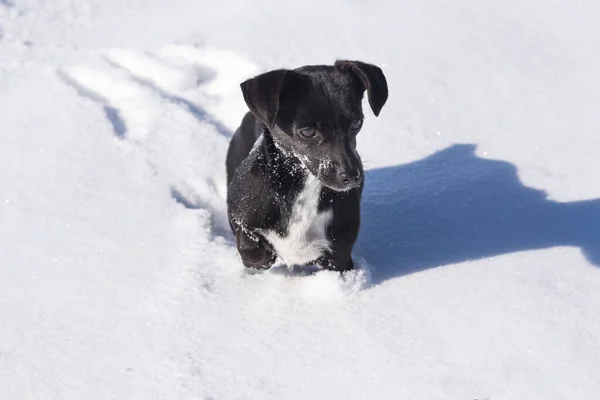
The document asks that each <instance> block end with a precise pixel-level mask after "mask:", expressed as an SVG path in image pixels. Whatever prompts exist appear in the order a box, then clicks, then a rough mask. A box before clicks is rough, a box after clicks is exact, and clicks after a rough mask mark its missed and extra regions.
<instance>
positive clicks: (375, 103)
mask: <svg viewBox="0 0 600 400" xmlns="http://www.w3.org/2000/svg"><path fill="white" fill-rule="evenodd" d="M334 66H335V67H336V68H337V69H338V70H340V71H344V72H345V71H350V72H352V73H354V74H355V75H356V76H358V78H359V79H360V80H361V81H362V83H363V85H364V89H365V90H366V91H367V94H368V96H369V104H370V105H371V110H373V114H375V116H378V115H379V112H380V111H381V109H382V108H383V106H384V104H385V102H386V101H387V98H388V87H387V81H386V79H385V75H383V71H381V68H379V67H377V66H375V65H373V64H367V63H364V62H360V61H347V60H337V61H336V62H335V64H334Z"/></svg>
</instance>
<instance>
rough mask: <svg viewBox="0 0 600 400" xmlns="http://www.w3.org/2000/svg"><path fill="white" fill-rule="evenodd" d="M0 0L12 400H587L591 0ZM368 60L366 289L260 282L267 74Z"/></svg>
mask: <svg viewBox="0 0 600 400" xmlns="http://www.w3.org/2000/svg"><path fill="white" fill-rule="evenodd" d="M310 3H311V2H304V3H303V5H302V6H298V7H296V6H291V5H290V4H288V3H287V2H278V1H273V0H260V1H252V2H243V1H221V2H218V3H214V4H213V3H211V4H209V5H207V4H201V3H198V2H195V1H191V0H179V1H173V2H171V3H169V5H168V7H167V6H165V3H164V2H159V1H156V0H151V1H141V0H131V1H113V0H111V1H94V0H58V1H53V2H45V1H41V0H11V1H6V0H4V1H0V110H2V111H1V114H0V115H1V117H0V132H1V133H0V160H2V161H1V165H2V168H1V169H0V260H1V261H0V399H3V400H5V399H8V400H12V399H152V398H161V399H162V398H165V399H198V398H202V399H241V398H244V399H246V398H260V399H282V398H283V399H299V398H348V399H364V398H382V399H383V398H385V399H391V398H394V399H395V398H414V399H470V400H473V399H490V400H501V399H507V400H508V399H510V400H514V399H545V400H551V399H596V398H597V393H599V392H600V373H599V372H598V371H599V370H600V315H599V312H598V310H599V309H600V292H599V291H598V287H599V285H600V270H599V269H598V267H599V266H600V232H599V229H600V183H599V182H600V181H599V180H598V179H597V178H596V175H597V171H598V170H599V168H600V157H598V155H597V152H598V149H600V136H599V135H598V133H597V127H598V125H599V123H600V116H599V115H600V114H598V113H597V104H599V102H600V77H599V76H598V74H597V71H598V69H599V68H600V58H598V56H597V51H596V49H597V48H599V47H600V32H599V29H600V28H598V25H597V23H596V19H597V18H596V16H597V15H598V11H600V6H599V5H598V4H597V3H596V2H592V1H579V2H570V1H567V0H555V1H553V2H546V1H542V0H525V1H518V2H517V1H515V0H510V1H506V0H504V1H500V0H489V1H486V2H476V1H468V0H457V1H442V0H423V1H420V2H413V1H405V0H401V1H389V2H386V3H383V2H378V3H375V2H358V1H349V0H333V1H331V2H327V3H323V2H319V3H316V4H314V6H318V9H315V8H314V7H313V5H311V4H310ZM336 58H345V59H359V60H363V61H367V62H372V63H375V64H378V65H380V66H382V68H383V70H384V72H385V74H386V76H387V78H388V82H389V86H390V99H389V101H388V104H386V106H385V107H384V108H383V110H382V113H381V115H380V117H379V118H375V117H374V116H373V115H371V114H370V111H369V109H368V107H366V106H365V115H366V120H365V126H364V128H363V130H362V131H361V133H360V135H359V153H360V154H361V157H362V158H363V160H364V161H365V166H366V168H367V175H366V187H365V193H364V199H363V203H362V209H363V214H362V216H363V227H362V229H361V233H360V238H359V242H358V244H357V246H356V248H355V257H356V259H357V261H358V265H359V268H358V270H357V271H355V272H353V273H350V274H348V275H346V276H345V277H343V278H342V277H340V276H339V275H338V274H336V273H333V272H328V271H315V270H308V271H307V270H301V269H296V270H292V271H288V270H287V269H285V268H282V267H274V268H273V269H271V270H269V271H267V272H265V273H248V272H247V271H245V270H244V268H243V266H242V264H241V262H240V260H239V259H238V257H237V255H236V252H235V246H234V242H233V238H232V236H231V235H230V233H229V227H228V224H227V219H226V214H225V202H224V199H225V189H226V188H225V165H224V157H225V152H226V149H227V144H228V140H229V137H230V135H231V132H232V131H233V130H234V129H235V128H236V127H237V126H238V124H239V123H240V121H241V117H242V116H243V114H244V112H245V110H246V107H245V105H244V103H243V100H242V96H241V94H240V92H239V86H238V85H239V83H240V82H241V81H242V80H244V79H246V78H247V77H250V76H253V75H254V74H256V73H259V72H261V71H266V70H269V69H274V68H281V67H297V66H301V65H305V64H311V63H333V61H334V60H335V59H336Z"/></svg>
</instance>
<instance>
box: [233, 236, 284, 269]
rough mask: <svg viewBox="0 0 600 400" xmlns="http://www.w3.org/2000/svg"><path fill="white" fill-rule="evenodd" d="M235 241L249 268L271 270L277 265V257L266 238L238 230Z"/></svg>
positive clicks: (245, 264)
mask: <svg viewBox="0 0 600 400" xmlns="http://www.w3.org/2000/svg"><path fill="white" fill-rule="evenodd" d="M235 239H236V245H237V250H238V253H239V254H240V257H241V258H242V262H243V263H244V266H246V267H247V268H256V269H269V268H271V266H272V265H273V263H275V260H276V259H277V255H276V254H275V252H274V251H273V249H272V248H271V246H270V245H269V243H267V241H266V240H265V239H264V238H262V237H260V236H258V235H253V234H249V233H246V232H244V231H243V230H242V229H238V230H237V232H236V234H235Z"/></svg>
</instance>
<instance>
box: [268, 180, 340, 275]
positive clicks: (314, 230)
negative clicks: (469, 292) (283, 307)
mask: <svg viewBox="0 0 600 400" xmlns="http://www.w3.org/2000/svg"><path fill="white" fill-rule="evenodd" d="M321 189H322V187H321V183H320V182H319V180H318V179H317V178H316V177H315V176H313V175H311V174H309V175H308V177H307V178H306V182H304V188H302V190H301V191H300V193H299V194H298V197H297V198H296V201H295V202H294V205H293V207H292V214H291V216H290V220H289V222H288V226H287V232H286V234H285V235H284V236H281V235H279V234H278V233H276V232H275V231H269V232H267V233H266V234H265V238H266V239H267V240H268V241H269V243H271V245H272V246H273V247H274V248H275V251H276V252H277V255H278V256H279V257H280V258H281V259H282V260H283V262H285V263H286V264H287V265H288V266H292V265H303V264H307V263H309V262H311V261H315V260H316V259H317V258H319V257H321V255H323V253H324V252H325V251H326V250H329V246H330V244H329V241H328V240H327V234H326V231H327V227H328V226H329V224H330V223H331V218H332V216H333V213H332V211H331V210H326V211H322V212H318V207H319V198H320V196H321Z"/></svg>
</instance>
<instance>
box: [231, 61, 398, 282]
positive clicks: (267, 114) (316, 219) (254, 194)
mask: <svg viewBox="0 0 600 400" xmlns="http://www.w3.org/2000/svg"><path fill="white" fill-rule="evenodd" d="M240 87H241V90H242V94H243V97H244V101H245V102H246V105H247V106H248V108H249V110H250V111H249V112H248V113H247V114H246V115H245V116H244V118H243V120H242V123H241V125H240V127H239V128H238V129H237V130H236V132H235V133H234V135H233V137H232V139H231V142H230V144H229V148H228V151H227V160H226V167H227V185H228V186H227V212H228V218H229V223H230V225H231V228H232V230H233V232H234V233H235V237H236V247H237V251H238V253H239V255H240V257H241V260H242V262H243V264H244V265H245V266H246V267H248V268H255V269H268V268H270V267H271V266H272V265H273V264H274V263H275V261H276V260H277V259H278V258H279V259H281V261H283V262H284V263H285V264H286V265H288V267H290V266H302V265H310V264H314V265H318V266H320V267H322V268H324V269H329V270H335V271H340V272H343V271H348V270H352V269H353V268H354V263H353V261H352V256H351V253H352V248H353V247H354V243H355V241H356V238H357V236H358V232H359V226H360V200H361V194H362V189H363V185H364V172H363V166H362V161H361V159H360V157H359V155H358V153H357V151H356V136H357V134H358V132H359V131H360V129H361V127H362V124H363V119H364V116H363V112H362V100H363V96H364V92H365V91H366V92H367V95H368V100H369V104H370V106H371V109H372V111H373V113H374V114H375V116H379V113H380V111H381V109H382V107H383V106H384V105H385V103H386V101H387V98H388V87H387V81H386V78H385V76H384V74H383V72H382V70H381V69H380V68H379V67H377V66H375V65H372V64H367V63H364V62H360V61H346V60H338V61H336V62H335V63H334V65H333V66H331V65H308V66H304V67H300V68H297V69H294V70H290V69H279V70H274V71H270V72H266V73H263V74H261V75H258V76H256V77H254V78H252V79H248V80H246V81H245V82H243V83H241V85H240Z"/></svg>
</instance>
